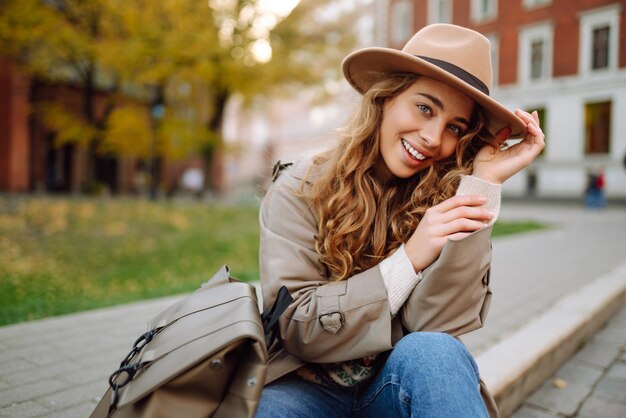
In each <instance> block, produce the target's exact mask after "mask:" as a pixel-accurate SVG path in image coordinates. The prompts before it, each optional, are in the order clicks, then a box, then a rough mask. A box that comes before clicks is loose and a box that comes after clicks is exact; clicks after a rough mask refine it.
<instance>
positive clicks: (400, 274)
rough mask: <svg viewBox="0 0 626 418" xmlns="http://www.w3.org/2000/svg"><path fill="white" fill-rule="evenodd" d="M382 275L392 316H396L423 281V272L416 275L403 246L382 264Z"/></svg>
mask: <svg viewBox="0 0 626 418" xmlns="http://www.w3.org/2000/svg"><path fill="white" fill-rule="evenodd" d="M379 266H380V273H381V275H382V277H383V282H384V283H385V287H386V288H387V296H388V298H389V307H390V309H391V315H392V316H394V315H395V314H396V313H398V311H399V310H400V308H401V307H402V305H403V304H404V302H406V300H407V299H408V298H409V295H410V294H411V292H412V291H413V288H414V287H415V286H416V285H417V283H419V281H420V280H421V279H422V272H419V273H415V269H414V268H413V264H412V263H411V260H409V257H408V256H407V255H406V251H405V250H404V244H402V245H401V246H400V247H399V248H398V249H397V250H396V251H395V252H394V253H393V254H391V255H390V256H389V257H387V258H385V259H384V260H383V261H381V262H380V264H379Z"/></svg>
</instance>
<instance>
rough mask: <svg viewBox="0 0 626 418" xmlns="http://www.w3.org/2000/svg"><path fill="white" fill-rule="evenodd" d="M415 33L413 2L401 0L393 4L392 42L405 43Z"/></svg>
mask: <svg viewBox="0 0 626 418" xmlns="http://www.w3.org/2000/svg"><path fill="white" fill-rule="evenodd" d="M411 35H413V2H412V1H411V0H399V1H396V2H394V3H393V4H392V5H391V42H392V43H393V44H394V45H399V44H404V43H406V41H408V40H409V38H410V37H411Z"/></svg>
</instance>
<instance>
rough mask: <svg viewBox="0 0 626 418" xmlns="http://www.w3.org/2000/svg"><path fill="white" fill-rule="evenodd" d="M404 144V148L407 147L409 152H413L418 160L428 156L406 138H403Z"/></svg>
mask: <svg viewBox="0 0 626 418" xmlns="http://www.w3.org/2000/svg"><path fill="white" fill-rule="evenodd" d="M402 145H404V149H406V150H407V151H408V152H409V154H411V155H412V156H413V157H414V158H415V159H416V160H420V161H423V160H425V159H426V156H425V155H424V154H421V153H420V152H419V151H418V150H416V149H415V148H413V147H412V146H411V144H409V143H408V142H407V141H405V140H404V139H403V140H402Z"/></svg>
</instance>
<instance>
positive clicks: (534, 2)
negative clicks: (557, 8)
mask: <svg viewBox="0 0 626 418" xmlns="http://www.w3.org/2000/svg"><path fill="white" fill-rule="evenodd" d="M550 3H552V0H524V3H523V4H524V7H525V8H526V9H535V8H538V7H543V6H547V5H549V4H550Z"/></svg>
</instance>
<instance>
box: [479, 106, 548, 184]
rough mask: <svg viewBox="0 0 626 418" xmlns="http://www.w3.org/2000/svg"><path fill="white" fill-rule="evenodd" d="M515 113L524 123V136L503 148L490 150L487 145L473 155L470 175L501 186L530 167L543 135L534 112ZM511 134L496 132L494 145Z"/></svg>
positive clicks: (502, 131) (504, 131)
mask: <svg viewBox="0 0 626 418" xmlns="http://www.w3.org/2000/svg"><path fill="white" fill-rule="evenodd" d="M515 114H516V115H517V116H519V117H520V118H521V119H522V120H523V121H524V122H525V123H526V129H527V130H528V134H527V135H526V136H525V137H524V139H523V140H522V141H520V142H519V143H517V144H515V145H512V146H510V147H508V148H506V149H499V148H496V149H494V148H493V147H492V146H490V145H487V146H485V147H483V148H482V149H481V150H480V151H479V152H478V155H476V158H475V160H474V173H473V174H474V175H475V176H476V177H479V178H481V179H483V180H485V181H488V182H490V183H495V184H502V183H504V181H505V180H507V179H508V178H510V177H511V176H513V175H514V174H516V173H517V172H519V171H521V170H522V169H523V168H525V167H527V166H529V165H530V163H532V162H533V160H534V159H535V158H536V157H537V156H538V155H539V154H540V153H541V150H543V148H544V147H545V141H544V139H545V138H544V135H543V132H542V130H541V127H540V126H539V115H538V114H537V111H534V112H533V113H532V114H530V113H528V112H524V111H523V110H519V109H517V110H516V111H515ZM510 134H511V128H509V127H506V128H502V129H501V130H500V131H498V133H496V141H497V144H503V143H504V141H506V140H507V139H508V137H509V135H510Z"/></svg>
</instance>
